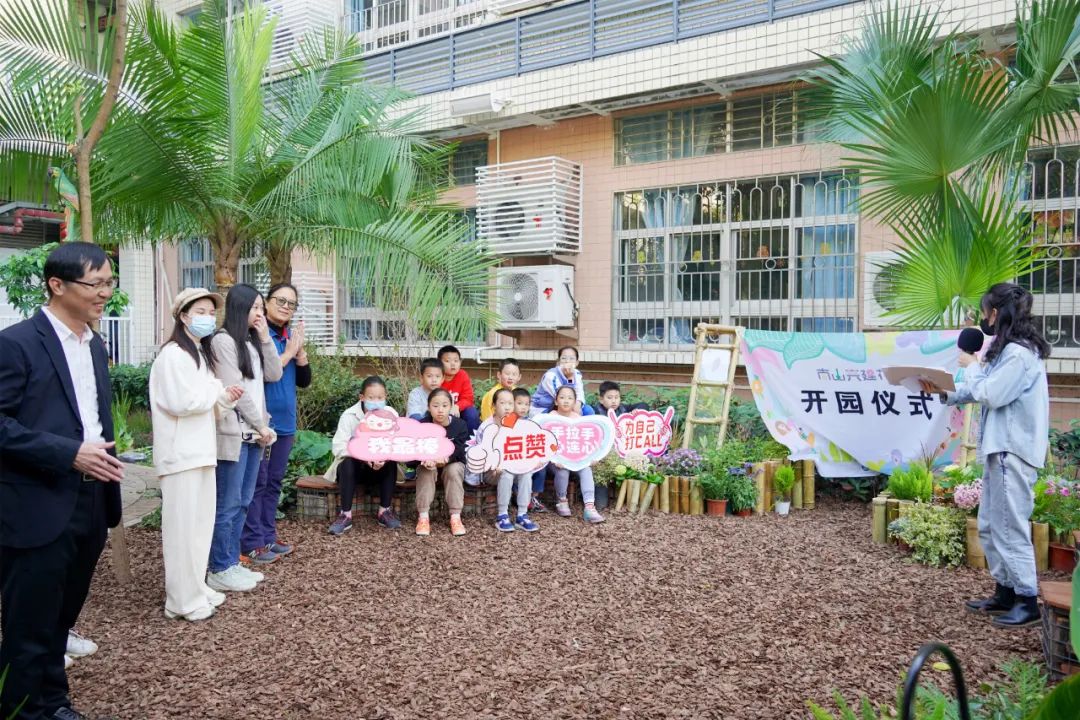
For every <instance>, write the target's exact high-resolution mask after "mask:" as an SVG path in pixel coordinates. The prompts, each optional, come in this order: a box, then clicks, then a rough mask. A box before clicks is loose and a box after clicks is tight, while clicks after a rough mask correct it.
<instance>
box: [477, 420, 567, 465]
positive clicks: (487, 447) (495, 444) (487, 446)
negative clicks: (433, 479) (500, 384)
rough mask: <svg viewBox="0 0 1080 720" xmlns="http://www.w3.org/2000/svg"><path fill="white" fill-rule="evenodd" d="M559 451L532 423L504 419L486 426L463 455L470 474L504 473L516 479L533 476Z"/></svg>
mask: <svg viewBox="0 0 1080 720" xmlns="http://www.w3.org/2000/svg"><path fill="white" fill-rule="evenodd" d="M557 449H558V442H557V441H556V440H555V436H554V435H553V434H551V433H550V432H548V431H547V430H545V429H543V428H542V427H540V426H539V425H537V424H536V423H534V422H533V421H532V420H523V419H519V418H518V416H517V415H513V414H511V415H507V416H506V417H505V418H503V420H502V423H501V424H496V423H494V422H492V423H488V424H485V425H484V426H483V427H482V428H481V429H480V437H479V438H478V440H477V441H476V444H474V445H473V446H472V447H470V448H469V449H468V450H466V451H465V462H466V467H468V470H469V472H471V473H476V474H478V475H479V474H483V473H485V472H487V471H488V470H506V471H508V472H511V473H513V474H515V475H522V474H526V473H532V472H536V471H537V470H539V469H540V468H542V467H543V466H545V465H547V464H548V461H550V460H551V456H552V455H553V454H554V453H555V451H556V450H557Z"/></svg>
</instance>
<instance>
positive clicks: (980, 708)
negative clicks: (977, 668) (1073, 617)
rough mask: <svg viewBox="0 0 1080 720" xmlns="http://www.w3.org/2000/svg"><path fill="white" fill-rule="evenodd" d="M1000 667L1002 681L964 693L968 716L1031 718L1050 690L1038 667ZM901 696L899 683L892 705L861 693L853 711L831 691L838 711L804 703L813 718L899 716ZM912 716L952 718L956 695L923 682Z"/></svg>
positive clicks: (980, 718) (997, 719)
mask: <svg viewBox="0 0 1080 720" xmlns="http://www.w3.org/2000/svg"><path fill="white" fill-rule="evenodd" d="M1001 671H1002V673H1003V674H1004V675H1005V679H1004V680H1003V681H1001V682H994V683H982V684H981V685H979V686H978V687H977V688H973V692H971V693H970V695H969V696H968V700H969V702H968V706H969V708H970V710H971V718H972V720H1031V718H1032V713H1033V712H1034V711H1035V709H1036V708H1038V706H1039V703H1040V702H1041V701H1042V700H1043V698H1044V697H1045V696H1046V695H1047V693H1048V692H1049V690H1050V688H1049V687H1048V685H1047V680H1046V675H1045V674H1044V673H1043V670H1042V667H1041V666H1039V665H1036V664H1034V663H1030V662H1024V661H1021V660H1008V661H1006V662H1004V663H1003V664H1002V665H1001ZM924 676H925V673H924ZM903 696H904V687H903V685H902V684H901V685H900V686H899V687H897V689H896V700H895V704H894V706H893V707H890V706H889V704H888V703H881V704H878V705H876V706H875V705H873V704H871V702H870V700H869V698H867V697H865V696H863V697H862V698H860V699H859V703H858V712H857V713H856V711H855V710H854V709H852V708H851V707H849V706H848V704H847V703H846V702H845V701H844V698H843V697H842V696H841V695H840V693H838V692H834V693H833V701H834V702H835V703H836V706H837V708H838V710H839V714H838V715H833V714H832V713H831V712H829V711H828V710H826V709H825V708H823V707H820V706H819V705H816V704H815V703H813V702H812V701H809V700H808V701H807V703H806V704H807V706H808V707H809V708H810V711H811V713H812V714H813V717H814V719H815V720H885V719H886V718H896V717H899V715H898V712H897V711H898V709H899V708H900V704H901V700H902V699H903ZM894 707H895V708H896V709H894ZM912 717H914V718H916V720H955V719H956V718H958V717H960V712H959V709H958V707H957V702H956V698H954V697H952V695H951V694H950V695H946V694H945V693H943V692H942V691H941V690H940V689H938V688H937V687H936V686H934V685H931V684H929V683H926V684H924V685H920V687H919V691H918V693H917V694H916V695H915V708H914V713H913V715H912Z"/></svg>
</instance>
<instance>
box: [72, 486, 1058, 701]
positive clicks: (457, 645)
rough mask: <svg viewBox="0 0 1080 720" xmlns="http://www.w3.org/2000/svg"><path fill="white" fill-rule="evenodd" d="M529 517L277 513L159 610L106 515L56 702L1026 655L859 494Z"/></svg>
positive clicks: (793, 687)
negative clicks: (174, 611) (241, 564)
mask: <svg viewBox="0 0 1080 720" xmlns="http://www.w3.org/2000/svg"><path fill="white" fill-rule="evenodd" d="M577 510H578V511H580V507H578V508H577ZM536 519H537V520H538V521H539V523H540V527H541V531H540V532H539V533H536V534H533V535H527V534H525V533H523V532H516V533H513V534H510V535H503V534H501V533H499V532H498V531H496V530H495V528H494V527H493V526H492V524H491V522H490V521H487V520H486V519H485V521H483V522H481V521H480V520H479V519H477V518H472V519H467V526H468V528H469V534H468V535H467V536H466V537H463V538H454V537H451V536H450V534H449V531H448V528H447V525H446V521H445V519H443V518H434V519H433V528H432V536H431V537H430V538H427V539H421V538H417V537H416V536H414V535H413V534H412V532H411V523H410V522H409V519H406V521H405V528H403V529H402V530H401V531H398V532H388V531H385V530H381V529H379V528H378V527H377V526H376V525H375V524H374V522H373V521H372V520H370V519H363V520H360V521H358V522H357V524H356V526H355V527H354V528H353V529H352V531H351V532H349V533H347V534H346V535H345V536H343V537H340V538H334V537H330V536H329V535H327V534H326V527H325V525H322V524H300V523H292V522H289V523H284V524H283V525H282V529H281V530H282V532H281V534H282V537H283V538H285V539H287V540H289V541H291V542H294V543H296V545H297V551H296V553H295V554H294V555H292V556H290V557H287V558H284V559H282V560H280V561H279V562H277V563H276V564H274V565H272V566H270V567H268V568H266V569H265V572H266V574H267V580H266V582H265V583H263V584H262V585H261V586H260V587H259V588H258V589H257V590H256V591H255V592H250V593H238V594H233V595H231V596H230V597H229V600H228V602H226V603H225V605H224V606H222V607H221V608H220V609H219V611H218V613H217V615H216V616H215V617H214V618H212V619H211V620H209V621H208V622H203V623H198V624H188V623H184V622H181V621H169V620H166V619H165V617H164V616H163V613H162V607H163V602H164V589H163V587H164V586H163V575H162V565H161V559H160V537H159V536H158V534H157V533H153V532H149V531H142V530H136V531H129V540H128V544H129V546H130V548H131V551H132V569H133V571H134V573H135V576H136V579H135V583H134V585H132V586H130V587H120V586H118V585H117V584H116V582H115V580H114V579H113V575H112V572H111V569H110V564H109V559H108V551H106V555H105V556H104V557H103V558H102V563H101V565H100V566H99V568H98V573H97V578H96V579H95V581H94V587H93V589H92V592H91V598H90V600H89V601H88V603H87V607H86V609H85V610H84V612H83V615H82V618H81V619H80V622H79V626H78V628H79V630H80V631H82V632H83V634H85V635H87V636H89V637H91V638H93V639H94V640H96V641H97V642H98V643H99V644H100V646H101V649H100V651H99V652H98V653H97V654H96V655H94V656H92V657H89V658H86V659H83V660H80V661H77V663H76V665H75V666H74V668H72V670H71V671H70V677H71V684H72V696H73V699H74V701H75V706H76V707H77V708H79V709H80V710H82V711H83V712H88V713H90V714H91V715H92V716H101V715H103V716H110V717H117V718H123V719H124V720H142V719H143V718H214V719H217V718H220V719H223V720H234V719H237V718H246V717H252V718H339V717H340V718H463V719H464V718H477V719H486V718H575V719H576V718H732V719H739V720H745V719H753V718H770V719H772V718H806V717H808V712H807V710H806V705H805V701H806V699H807V698H811V699H815V700H816V701H818V702H824V701H826V700H828V698H829V697H830V695H831V692H832V690H833V689H834V688H836V689H839V690H840V691H841V693H843V694H844V695H845V696H846V697H848V698H849V699H850V698H854V697H857V696H858V695H859V694H860V693H866V694H868V695H869V696H870V697H871V698H873V699H875V700H879V701H889V700H891V699H892V698H894V697H895V688H896V685H897V683H898V681H899V679H900V676H901V674H902V673H903V671H904V669H905V668H906V667H907V665H908V663H909V662H910V660H911V658H912V656H913V655H914V653H915V652H916V650H917V649H918V647H919V646H920V645H921V644H922V643H924V642H927V641H930V640H937V641H943V642H945V643H947V644H948V645H950V646H951V647H952V648H953V649H954V650H955V651H956V653H957V655H958V656H959V657H960V658H961V662H962V663H963V666H964V671H965V674H966V676H967V678H968V681H969V683H972V684H974V683H978V682H980V681H984V680H988V679H991V678H993V677H996V669H997V667H998V666H999V665H1000V663H1001V661H1003V660H1005V659H1007V658H1010V657H1020V658H1023V659H1027V660H1032V661H1039V660H1040V657H1041V656H1040V650H1039V630H1038V628H1037V627H1036V628H1030V629H1024V630H1016V631H1003V630H997V629H995V628H992V627H991V625H990V623H989V621H988V620H987V619H985V618H983V617H977V616H975V615H972V614H969V613H967V612H965V611H964V610H963V609H962V602H963V601H964V600H965V599H967V598H969V597H972V596H976V595H982V594H985V593H986V592H987V590H988V589H990V588H991V581H990V579H989V576H988V575H987V574H986V572H985V571H976V570H970V569H968V568H959V569H953V570H945V569H936V568H929V567H924V566H921V565H915V564H912V563H910V562H909V561H908V560H907V559H906V558H904V557H902V556H901V555H900V553H899V551H897V550H896V549H895V548H893V547H878V546H875V545H873V544H872V543H871V541H870V520H869V509H868V507H867V506H865V505H861V504H856V503H842V502H836V501H833V502H825V503H822V504H819V506H818V508H817V509H816V510H813V511H807V512H796V513H795V514H793V515H792V516H790V517H788V518H778V517H775V516H767V517H755V518H750V519H740V518H734V517H727V518H724V519H716V518H708V517H693V518H692V517H685V516H661V515H657V516H654V517H646V518H642V519H634V520H632V519H630V518H628V517H626V516H625V514H623V515H616V514H614V513H609V520H608V522H607V523H605V524H603V525H600V526H586V525H585V524H583V523H582V521H581V519H580V517H576V518H573V519H563V518H558V517H555V516H553V515H550V514H549V515H540V516H537V517H536ZM1047 577H1050V576H1049V575H1048V576H1047ZM1056 579H1060V578H1056ZM928 672H930V673H931V674H933V673H934V671H932V670H931V671H928Z"/></svg>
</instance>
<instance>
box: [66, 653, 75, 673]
mask: <svg viewBox="0 0 1080 720" xmlns="http://www.w3.org/2000/svg"><path fill="white" fill-rule="evenodd" d="M74 664H75V661H74V660H72V659H71V656H70V655H65V656H64V669H65V670H67V669H68V668H69V667H71V666H72V665H74Z"/></svg>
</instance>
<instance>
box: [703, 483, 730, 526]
mask: <svg viewBox="0 0 1080 720" xmlns="http://www.w3.org/2000/svg"><path fill="white" fill-rule="evenodd" d="M727 479H728V476H727V474H723V475H718V474H716V473H714V472H704V473H702V474H701V475H699V476H698V482H699V483H700V484H701V492H702V493H703V494H704V495H705V508H706V511H707V513H708V514H709V515H712V516H714V517H715V516H723V515H727V484H728V482H727Z"/></svg>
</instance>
